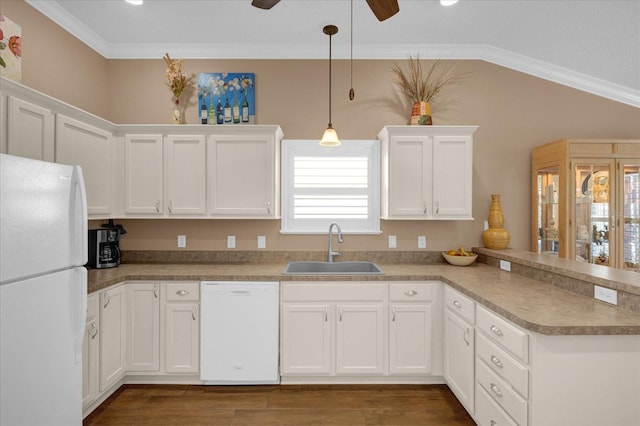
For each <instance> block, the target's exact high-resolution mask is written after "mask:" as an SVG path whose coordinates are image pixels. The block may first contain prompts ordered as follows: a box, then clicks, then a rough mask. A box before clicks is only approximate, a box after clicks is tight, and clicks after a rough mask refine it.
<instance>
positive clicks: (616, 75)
mask: <svg viewBox="0 0 640 426" xmlns="http://www.w3.org/2000/svg"><path fill="white" fill-rule="evenodd" d="M27 2H28V3H29V4H31V5H32V6H34V7H35V8H36V9H38V10H40V11H41V12H42V13H44V14H45V15H47V16H48V17H49V18H51V19H52V20H53V21H55V22H57V23H58V24H60V25H61V26H62V27H63V28H65V29H66V30H68V31H69V32H71V33H72V34H74V35H75V36H76V37H78V38H79V39H81V40H82V41H84V42H85V43H86V44H88V45H89V46H91V47H92V48H93V49H95V50H96V51H97V52H98V53H100V54H101V55H103V56H104V57H106V58H111V59H115V58H120V59H124V58H160V57H162V55H163V54H164V53H165V52H169V53H170V54H171V56H172V57H177V58H242V59H245V58H246V59H272V58H273V59H276V58H300V59H302V58H326V56H327V50H328V39H327V36H326V35H324V34H323V33H322V27H323V26H324V25H327V24H334V25H337V26H338V27H339V29H340V30H339V32H338V34H336V35H335V36H334V37H333V47H334V51H333V53H334V58H348V57H349V55H350V38H351V37H350V10H351V2H350V0H282V1H281V2H280V3H279V4H278V5H276V6H275V7H274V8H273V9H271V10H268V11H265V10H261V9H257V8H254V7H252V6H251V0H209V1H190V0H182V1H171V0H145V2H144V4H143V5H142V6H132V5H129V4H128V3H126V2H125V1H124V0H56V1H53V0H27ZM399 4H400V12H399V13H398V14H397V15H395V16H393V17H392V18H390V19H388V20H386V21H384V22H378V21H377V19H376V18H375V17H374V15H373V14H372V13H371V11H370V10H369V8H368V6H367V4H366V2H365V1H364V0H354V2H353V10H354V12H353V56H354V58H356V59H358V58H380V59H404V58H406V57H407V55H409V54H419V55H420V57H422V58H460V59H481V60H486V61H489V62H493V63H496V64H499V65H502V66H506V67H509V68H513V69H517V70H519V71H522V72H526V73H529V74H532V75H536V76H538V77H541V78H546V79H549V80H552V81H556V82H558V83H561V84H565V85H568V86H571V87H575V88H578V89H580V90H585V91H588V92H591V93H594V94H597V95H600V96H604V97H608V98H610V99H614V100H617V101H620V102H624V103H627V104H630V105H634V106H636V107H640V0H460V1H459V2H458V3H457V4H455V5H454V6H450V7H444V6H441V5H440V4H439V1H437V0H399Z"/></svg>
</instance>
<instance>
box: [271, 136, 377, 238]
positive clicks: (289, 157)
mask: <svg viewBox="0 0 640 426" xmlns="http://www.w3.org/2000/svg"><path fill="white" fill-rule="evenodd" d="M379 163H380V154H379V146H378V141H363V140H358V141H353V140H349V141H343V143H342V145H340V146H339V147H331V148H327V147H321V146H320V145H318V142H317V141H314V140H285V141H283V168H282V182H283V184H282V188H283V197H282V208H283V219H282V232H283V233H317V232H327V230H328V229H329V225H330V224H331V223H332V222H336V223H338V224H339V225H340V227H341V228H342V230H343V231H344V232H351V233H379V232H380V221H379V209H380V201H379V192H380V189H379V188H380V184H379V182H380V176H379V175H380V166H379Z"/></svg>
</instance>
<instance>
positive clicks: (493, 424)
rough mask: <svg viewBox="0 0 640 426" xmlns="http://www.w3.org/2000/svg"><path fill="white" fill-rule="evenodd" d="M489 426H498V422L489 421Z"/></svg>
mask: <svg viewBox="0 0 640 426" xmlns="http://www.w3.org/2000/svg"><path fill="white" fill-rule="evenodd" d="M489 426H498V422H496V421H495V420H491V423H489Z"/></svg>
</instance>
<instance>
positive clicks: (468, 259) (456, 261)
mask: <svg viewBox="0 0 640 426" xmlns="http://www.w3.org/2000/svg"><path fill="white" fill-rule="evenodd" d="M442 257H444V260H446V261H447V262H449V263H450V264H452V265H456V266H469V265H471V264H472V263H473V262H475V261H476V259H477V258H478V255H477V254H474V255H473V256H450V255H448V254H447V253H442Z"/></svg>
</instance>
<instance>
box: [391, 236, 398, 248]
mask: <svg viewBox="0 0 640 426" xmlns="http://www.w3.org/2000/svg"><path fill="white" fill-rule="evenodd" d="M397 244H398V240H397V238H396V236H395V235H389V248H396V247H397Z"/></svg>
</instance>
